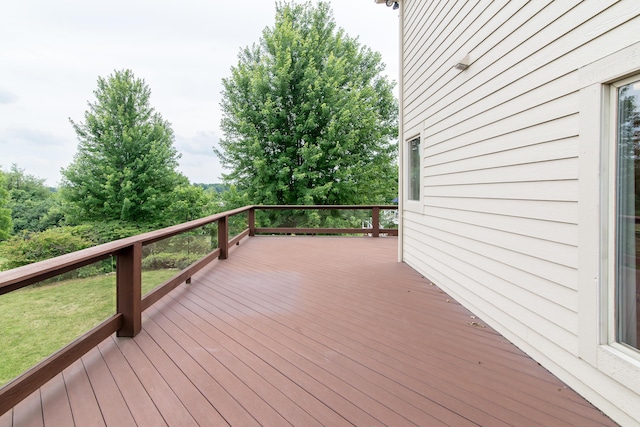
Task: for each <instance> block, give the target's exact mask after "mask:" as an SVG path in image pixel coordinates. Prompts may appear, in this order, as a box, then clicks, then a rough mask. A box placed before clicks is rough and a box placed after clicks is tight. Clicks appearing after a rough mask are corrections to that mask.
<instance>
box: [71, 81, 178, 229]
mask: <svg viewBox="0 0 640 427" xmlns="http://www.w3.org/2000/svg"><path fill="white" fill-rule="evenodd" d="M94 95H95V98H96V99H95V101H94V102H90V103H89V104H88V105H89V108H88V110H87V111H86V112H85V114H84V122H80V123H76V122H74V121H73V120H71V124H72V125H73V128H74V130H75V132H76V134H77V136H78V140H79V144H78V152H77V153H76V155H75V158H74V160H73V162H72V163H71V164H70V165H69V166H68V167H67V168H66V169H63V170H62V175H63V183H62V184H63V185H62V190H63V196H64V198H65V200H66V201H68V202H69V203H70V205H71V206H70V207H71V208H72V211H71V213H72V214H73V215H75V217H76V219H77V220H80V221H82V220H89V221H92V220H121V221H128V222H137V223H153V222H154V221H157V220H158V218H159V217H161V216H162V211H163V209H164V208H165V207H166V206H167V204H168V203H169V202H168V198H167V197H166V195H167V194H169V193H170V192H171V191H172V190H173V189H174V187H176V186H177V185H178V184H184V183H188V181H187V179H186V178H185V177H184V176H182V175H180V174H179V173H177V172H176V167H177V165H178V158H179V157H180V156H179V155H178V153H177V151H176V149H175V148H174V147H173V142H174V135H173V131H172V129H171V126H170V124H169V122H167V121H165V120H164V119H163V118H162V116H161V115H160V114H159V113H157V112H155V110H154V109H153V108H152V107H151V105H150V103H149V97H150V95H151V90H150V89H149V86H147V85H146V83H145V82H144V80H142V79H138V78H136V77H135V76H134V75H133V73H132V72H131V71H130V70H123V71H115V72H114V73H113V74H111V75H110V76H108V77H107V78H102V77H99V78H98V88H97V89H96V90H95V91H94Z"/></svg>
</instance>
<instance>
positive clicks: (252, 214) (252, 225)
mask: <svg viewBox="0 0 640 427" xmlns="http://www.w3.org/2000/svg"><path fill="white" fill-rule="evenodd" d="M247 221H248V222H249V236H255V235H256V210H255V209H254V208H251V209H249V211H248V212H247Z"/></svg>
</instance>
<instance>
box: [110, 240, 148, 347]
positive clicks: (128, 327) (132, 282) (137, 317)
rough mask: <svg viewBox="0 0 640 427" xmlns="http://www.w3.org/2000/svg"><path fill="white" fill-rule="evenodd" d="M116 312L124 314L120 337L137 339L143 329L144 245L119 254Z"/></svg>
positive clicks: (119, 331)
mask: <svg viewBox="0 0 640 427" xmlns="http://www.w3.org/2000/svg"><path fill="white" fill-rule="evenodd" d="M117 257H118V258H117V272H116V292H117V297H116V305H117V307H116V310H117V312H118V313H122V326H121V327H120V329H119V330H118V332H117V335H118V336H119V337H135V336H136V335H137V334H138V332H140V329H141V328H142V308H141V297H142V295H141V293H142V243H141V242H136V243H134V244H133V245H131V246H128V247H126V248H124V249H121V250H120V251H118V252H117Z"/></svg>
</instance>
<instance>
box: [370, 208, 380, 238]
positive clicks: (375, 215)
mask: <svg viewBox="0 0 640 427" xmlns="http://www.w3.org/2000/svg"><path fill="white" fill-rule="evenodd" d="M371 226H372V227H373V232H372V233H371V235H372V236H373V237H379V236H380V208H378V207H376V208H373V209H371Z"/></svg>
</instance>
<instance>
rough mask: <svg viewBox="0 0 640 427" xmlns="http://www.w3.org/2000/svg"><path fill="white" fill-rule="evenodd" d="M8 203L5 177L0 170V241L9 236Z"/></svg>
mask: <svg viewBox="0 0 640 427" xmlns="http://www.w3.org/2000/svg"><path fill="white" fill-rule="evenodd" d="M8 204H9V192H8V191H7V188H6V178H5V174H4V172H2V171H1V170H0V241H2V240H5V239H6V238H7V237H9V235H10V233H11V230H12V229H13V224H12V222H11V209H9V208H7V207H6V206H7V205H8Z"/></svg>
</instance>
